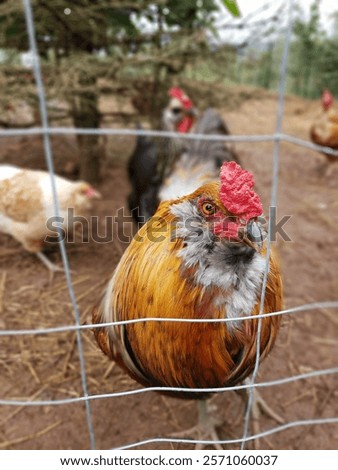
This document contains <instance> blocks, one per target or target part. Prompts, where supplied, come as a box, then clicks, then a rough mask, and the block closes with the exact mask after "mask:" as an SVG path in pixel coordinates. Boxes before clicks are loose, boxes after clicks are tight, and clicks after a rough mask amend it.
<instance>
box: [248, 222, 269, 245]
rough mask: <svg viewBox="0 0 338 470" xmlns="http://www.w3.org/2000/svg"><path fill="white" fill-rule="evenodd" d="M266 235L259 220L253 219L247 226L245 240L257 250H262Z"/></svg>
mask: <svg viewBox="0 0 338 470" xmlns="http://www.w3.org/2000/svg"><path fill="white" fill-rule="evenodd" d="M265 235H266V233H265V230H264V229H263V227H262V225H261V224H260V223H259V222H258V221H257V220H255V219H251V220H250V221H249V222H248V224H247V226H246V227H245V233H244V238H243V241H244V243H246V244H247V245H249V246H251V247H252V248H255V249H256V250H257V251H261V250H262V246H263V243H264V240H265Z"/></svg>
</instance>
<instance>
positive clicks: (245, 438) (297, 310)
mask: <svg viewBox="0 0 338 470" xmlns="http://www.w3.org/2000/svg"><path fill="white" fill-rule="evenodd" d="M23 5H24V11H25V18H26V26H27V32H28V37H29V44H30V51H31V54H32V58H33V71H34V76H35V81H36V87H37V91H38V98H39V106H40V114H41V123H42V126H41V127H39V128H31V129H7V130H1V131H0V136H4V137H5V136H18V135H20V136H22V135H42V136H43V142H44V151H45V159H46V164H47V168H48V171H49V173H50V182H51V187H52V193H53V203H54V214H55V215H56V216H57V215H58V214H59V203H58V197H57V191H56V184H55V172H54V164H53V154H52V149H51V143H50V136H51V135H56V134H61V135H66V134H99V135H112V136H113V135H130V136H131V135H148V136H166V137H175V136H177V134H176V133H172V132H160V131H143V130H132V129H72V128H63V127H53V128H52V127H50V126H49V122H48V113H47V104H46V95H45V90H44V86H43V81H42V75H41V67H40V58H39V53H38V50H37V43H36V35H35V27H34V18H33V12H32V5H31V1H30V0H23ZM293 5H294V0H289V13H288V14H289V26H288V28H287V31H286V37H285V45H284V52H283V57H282V61H281V68H280V86H279V99H278V111H277V122H276V128H275V133H274V134H272V135H241V136H239V135H236V136H219V135H198V134H179V137H180V138H187V139H204V140H217V141H220V140H222V141H225V142H244V143H250V142H274V152H273V175H272V176H273V177H272V189H271V206H277V188H278V174H279V148H280V143H281V142H289V143H292V144H294V145H299V146H302V147H304V148H309V149H312V150H322V151H325V152H326V153H328V154H331V155H334V156H338V151H335V150H332V149H331V148H327V147H320V146H317V145H314V144H312V143H310V142H307V141H304V140H302V139H299V138H297V137H294V136H292V135H287V134H283V132H282V121H283V110H284V108H283V105H284V94H285V83H286V77H287V61H288V50H289V44H290V40H291V35H292V9H293ZM269 232H270V230H269ZM270 244H271V239H270V237H268V243H267V256H266V267H265V274H264V280H263V286H262V299H263V300H262V302H261V311H260V313H259V315H255V316H247V317H240V318H232V319H228V318H225V319H217V320H215V319H207V320H205V319H203V320H199V319H191V320H189V319H177V318H169V319H168V318H166V319H164V318H143V319H138V320H130V321H121V322H114V323H105V324H101V325H88V324H87V325H81V324H80V312H79V308H78V305H77V301H76V296H75V293H74V289H73V285H72V276H71V271H70V269H69V262H68V257H67V252H66V248H65V243H64V241H63V239H62V238H61V237H60V251H61V256H62V261H63V264H64V269H65V274H66V282H67V287H68V293H69V297H70V300H71V304H72V308H73V312H74V324H73V325H62V326H59V327H55V328H44V329H41V328H40V329H39V328H37V329H22V330H1V331H0V337H2V336H18V335H45V334H58V333H62V332H67V331H74V332H76V341H77V347H78V353H79V358H80V372H81V383H82V392H83V395H82V396H81V397H75V398H65V399H58V400H34V401H29V400H14V399H13V400H12V399H0V405H6V406H9V405H12V406H31V407H32V406H45V405H48V406H62V405H68V404H73V403H82V402H83V403H84V406H85V409H86V420H87V427H88V432H89V436H90V447H91V448H92V449H95V433H94V428H93V424H92V417H91V405H90V404H91V401H92V400H99V399H103V398H111V399H113V398H117V397H121V396H133V395H137V394H143V393H148V392H150V391H152V392H153V391H172V392H189V393H192V392H201V391H204V392H214V393H223V392H228V391H232V390H240V389H249V391H250V394H249V401H248V406H247V410H246V413H245V418H244V426H243V435H242V438H239V439H230V440H220V441H207V440H193V439H175V438H162V437H158V438H154V439H147V440H143V441H138V442H133V443H128V444H126V445H125V446H123V447H119V448H120V449H130V448H133V447H136V446H142V445H146V444H153V443H164V442H176V443H192V444H196V443H202V444H210V443H213V442H218V443H220V444H229V445H231V444H238V443H240V444H241V446H242V449H243V448H244V446H245V444H246V443H247V442H249V441H252V440H254V439H259V438H263V437H266V436H269V435H271V434H274V433H278V432H282V431H284V430H287V429H290V428H293V427H297V426H298V427H299V426H307V425H323V424H329V423H338V417H332V418H323V419H307V420H298V421H292V422H288V423H286V424H283V425H280V426H276V427H273V428H271V429H268V430H266V431H264V432H262V433H260V434H255V435H254V434H253V435H249V422H250V411H251V408H252V403H253V390H254V389H256V388H264V387H273V386H277V385H285V384H288V383H291V382H295V381H298V380H304V379H307V380H310V379H313V378H315V377H321V376H324V375H332V374H338V366H337V367H334V368H330V369H322V370H317V371H312V372H309V373H304V374H299V375H294V376H288V377H284V378H281V379H278V380H273V381H267V382H257V381H256V379H257V373H258V370H259V364H260V350H259V345H260V341H259V336H260V327H259V329H258V338H257V355H256V363H255V369H254V373H253V375H252V379H251V381H250V383H249V384H243V385H239V386H235V387H227V388H217V389H212V388H208V389H183V388H174V387H146V388H142V389H138V388H135V389H133V390H128V391H123V392H115V393H109V394H98V395H91V394H90V393H89V390H88V381H87V374H86V366H85V358H84V354H83V346H82V339H81V332H82V331H84V330H86V329H89V328H90V329H92V328H97V327H99V326H111V325H122V324H130V323H137V322H144V321H156V322H159V321H160V322H161V321H169V322H170V321H171V322H196V323H197V322H215V323H216V322H229V321H243V320H247V319H250V318H256V319H257V318H258V319H259V324H260V323H261V319H262V318H263V317H267V316H274V315H286V314H288V315H290V314H301V313H302V312H304V311H309V310H317V309H320V308H329V309H337V308H338V300H337V301H332V302H316V303H311V304H304V305H300V306H297V307H294V308H289V309H286V310H283V311H280V312H271V313H268V314H263V305H264V296H265V289H266V284H267V275H268V270H269V253H270Z"/></svg>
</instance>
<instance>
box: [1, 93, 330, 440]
mask: <svg viewBox="0 0 338 470" xmlns="http://www.w3.org/2000/svg"><path fill="white" fill-rule="evenodd" d="M236 92H237V91H236V89H233V90H231V93H232V94H233V95H236ZM238 93H239V94H240V93H243V90H240V91H238ZM248 95H250V99H247V100H244V101H243V100H239V102H240V104H238V105H236V106H230V105H224V106H219V111H220V112H221V113H222V115H223V117H224V118H225V119H226V121H227V123H228V125H229V127H230V129H231V132H232V133H233V134H269V133H272V132H273V131H274V127H275V121H276V109H277V100H276V96H275V95H273V94H271V93H263V92H261V91H259V95H258V92H257V94H256V95H255V91H251V92H250V93H249V92H248ZM222 102H223V101H222V100H220V104H222ZM317 112H318V103H315V102H308V101H304V100H301V99H298V98H294V97H288V98H287V100H286V103H285V113H284V132H286V133H291V134H293V135H296V136H299V137H301V138H305V139H307V138H308V129H309V126H310V123H311V120H312V119H313V116H314V115H315V114H316V113H317ZM53 147H54V155H55V163H56V169H57V171H58V172H62V170H63V169H64V168H65V165H66V163H67V162H68V161H74V160H76V158H77V157H78V155H77V147H76V144H75V139H72V138H70V137H67V138H60V137H59V138H54V139H53ZM132 148H133V139H129V138H126V137H123V138H122V137H112V138H109V139H108V143H107V152H106V154H107V157H106V161H105V165H104V172H103V179H102V184H101V185H100V187H99V190H100V191H101V193H102V199H101V200H99V201H97V202H96V203H95V207H94V208H93V210H92V213H93V214H95V215H97V216H98V218H99V219H98V220H99V228H100V230H102V231H103V229H104V217H105V216H107V215H110V216H111V215H115V214H116V212H117V210H118V209H119V208H120V207H123V206H125V205H126V196H127V194H128V191H129V188H128V181H127V178H126V169H125V167H126V159H127V156H128V155H129V154H130V152H131V150H132ZM235 148H236V150H237V151H238V153H239V156H240V158H241V161H242V164H243V165H244V166H245V167H246V168H247V169H250V170H252V171H253V172H254V174H255V178H256V183H257V190H258V192H259V193H260V195H261V196H262V200H263V203H264V206H265V208H267V207H268V205H269V200H270V191H271V174H272V154H273V144H271V143H259V144H258V143H257V144H252V143H241V144H236V145H235ZM0 162H1V163H4V162H5V163H13V164H16V165H19V166H24V167H30V168H45V164H44V159H43V149H42V146H41V141H40V140H39V139H38V138H36V137H33V138H30V137H25V138H11V139H9V138H8V139H3V141H2V145H1V149H0ZM323 162H324V157H323V156H322V155H320V154H319V153H317V152H314V151H309V150H306V149H304V148H302V147H298V146H295V145H291V144H284V143H282V144H281V146H280V175H279V190H278V217H279V218H282V217H283V216H284V215H290V216H292V217H291V219H290V221H289V222H288V223H287V225H286V226H285V229H286V230H287V233H288V235H289V236H290V238H291V241H289V242H286V241H283V240H280V239H279V240H278V242H277V245H278V249H279V253H280V258H281V262H282V269H283V278H284V283H285V304H286V307H287V308H289V307H294V306H298V305H302V304H304V303H310V302H315V301H316V302H317V301H333V300H337V292H338V277H337V259H338V248H337V247H338V232H337V226H338V211H337V208H338V202H337V201H338V186H337V184H336V180H337V177H338V162H337V164H336V167H333V169H332V173H331V175H330V176H329V177H328V176H323V175H322V174H321V173H320V171H319V167H320V166H321V165H322V164H323ZM125 231H126V233H125V234H126V235H128V234H131V233H132V231H133V227H132V224H131V223H130V224H129V227H127V229H125ZM101 233H102V232H101ZM117 233H119V235H120V237H119V238H122V235H123V234H122V233H121V227H120V226H119V225H118V224H115V225H114V235H115V236H114V240H113V242H110V243H104V244H97V243H95V242H93V241H90V242H89V243H75V244H68V246H67V249H68V256H69V260H70V266H71V269H72V271H73V273H72V281H73V286H74V290H75V293H76V298H77V302H78V305H79V309H80V313H81V322H83V323H85V322H87V323H89V322H90V311H91V308H92V306H93V305H94V304H95V302H96V301H97V299H98V298H99V297H100V294H101V291H102V289H103V286H104V285H105V283H106V281H107V278H108V277H109V276H110V274H111V273H112V271H113V269H114V267H115V265H116V263H117V262H118V260H119V258H120V256H121V253H122V252H123V250H124V249H125V248H126V246H127V242H123V241H118V240H117V237H116V235H117ZM0 244H1V245H0V262H1V271H0V314H1V315H0V328H1V329H22V328H46V327H55V326H61V325H70V324H73V323H74V315H73V308H72V305H71V301H70V299H69V296H68V292H67V287H66V283H65V277H64V275H63V274H57V275H56V276H55V279H54V281H53V283H52V284H49V283H48V276H47V273H46V269H45V267H44V266H43V265H42V264H41V262H39V261H38V259H36V258H35V257H34V256H32V255H30V254H29V253H26V252H25V251H23V249H22V248H21V247H20V246H19V245H18V244H17V243H16V242H15V241H14V240H13V239H11V238H10V237H8V236H5V235H0ZM48 256H49V257H50V259H52V260H53V261H54V262H56V263H61V259H60V255H59V252H58V250H52V251H51V252H50V253H48ZM81 337H82V340H83V347H84V357H85V364H86V373H87V380H88V388H89V393H90V395H97V394H103V393H111V392H116V391H122V390H132V389H134V388H139V386H138V385H137V384H135V383H134V382H133V381H132V380H131V379H130V378H129V377H128V376H127V375H126V374H125V373H124V372H122V371H121V370H120V369H119V368H118V367H117V366H115V365H114V364H112V363H110V362H109V361H108V360H107V359H106V358H105V357H103V355H102V354H101V352H100V351H99V350H98V348H97V346H96V344H95V342H94V340H93V335H92V332H91V331H89V330H86V331H84V332H82V334H81ZM337 338H338V312H337V310H333V309H331V310H330V309H316V310H312V311H310V310H309V311H305V312H301V313H298V314H296V315H289V316H285V317H284V320H283V327H282V329H281V332H280V335H279V338H278V341H277V344H276V346H275V348H274V350H273V352H272V353H271V355H270V356H269V358H268V359H267V360H266V361H265V362H264V363H263V365H262V366H261V369H260V374H259V380H260V381H268V380H273V379H278V378H284V377H288V376H292V375H297V374H301V373H304V372H310V371H315V370H320V369H324V368H331V367H337V365H338V364H337V351H338V348H337V346H338V340H337ZM0 390H1V392H0V395H1V396H0V398H1V399H11V400H28V399H29V400H32V401H34V400H35V401H37V400H57V399H63V398H73V397H80V396H82V395H83V392H82V387H81V377H80V368H79V358H78V351H77V345H76V336H75V334H74V333H73V332H66V333H55V334H49V335H39V336H11V337H1V349H0ZM337 390H338V377H337V375H325V376H322V377H319V378H314V379H307V380H301V381H297V382H294V383H289V384H285V385H279V386H273V387H269V388H264V389H263V390H262V394H263V396H264V398H265V399H266V400H267V401H268V403H269V404H270V406H271V407H272V408H273V409H274V410H275V411H276V412H278V413H279V414H280V415H281V416H283V418H284V420H285V422H286V423H289V422H294V421H298V420H306V419H313V418H325V417H338V392H337ZM90 404H91V413H92V420H93V426H94V431H95V436H96V446H97V448H98V449H110V448H115V447H119V446H123V445H127V444H130V443H133V442H137V441H140V440H144V439H150V438H154V437H166V436H169V434H170V433H172V432H175V431H180V430H182V429H185V428H188V427H190V426H192V425H193V424H195V422H196V418H197V406H196V402H193V401H186V400H179V399H174V398H168V397H163V396H161V395H159V394H156V393H153V392H146V393H143V394H139V395H132V396H129V397H122V398H110V399H109V398H108V399H100V400H92V401H91V402H90ZM212 404H213V405H214V407H215V409H216V410H217V416H218V417H220V418H221V419H222V420H223V424H222V425H221V426H220V427H219V428H218V431H219V436H220V438H222V439H234V438H238V437H241V436H242V432H243V421H242V417H243V411H244V403H243V401H242V399H241V398H240V397H239V396H238V395H236V393H234V392H231V391H230V392H226V393H222V394H217V395H215V396H214V398H212ZM275 426H276V423H275V422H274V421H272V420H271V419H269V418H267V417H264V416H262V418H261V420H260V428H261V430H266V429H270V428H273V427H275ZM259 443H260V447H261V448H263V449H337V448H338V424H326V425H314V426H303V427H302V426H297V427H293V428H291V429H288V430H285V431H283V432H278V433H275V434H273V435H271V436H269V437H268V438H267V439H261V440H260V441H259ZM89 445H90V444H89V436H88V430H87V424H86V415H85V407H84V404H83V403H78V404H69V405H54V406H26V407H21V406H0V448H3V449H88V448H89ZM250 446H252V444H250V445H249V447H250ZM142 448H143V449H146V448H148V449H171V448H179V449H184V448H187V449H189V448H192V446H191V445H183V444H179V445H178V444H172V445H171V444H165V443H164V444H163V443H162V444H150V445H147V446H143V447H142ZM227 448H232V449H237V448H238V445H232V446H228V447H227Z"/></svg>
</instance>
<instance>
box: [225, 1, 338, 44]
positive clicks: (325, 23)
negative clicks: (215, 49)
mask: <svg viewBox="0 0 338 470" xmlns="http://www.w3.org/2000/svg"><path fill="white" fill-rule="evenodd" d="M216 1H217V2H218V4H219V6H220V7H221V10H223V14H221V15H219V17H218V18H217V20H218V21H217V23H218V26H219V29H218V30H219V32H220V36H221V39H222V41H225V42H231V43H235V44H240V43H241V42H243V40H244V41H245V40H246V39H248V38H250V37H252V32H251V33H250V30H252V28H244V29H243V30H233V29H228V26H227V25H229V23H241V22H244V23H247V24H248V25H252V24H255V23H256V22H262V20H263V23H262V24H259V25H258V26H257V28H255V29H256V33H254V36H255V37H257V39H258V40H260V41H262V40H263V42H264V39H265V38H266V40H268V41H271V40H273V39H274V36H273V35H272V36H270V35H269V34H266V31H267V30H268V29H269V27H270V25H272V23H271V21H270V20H271V18H272V17H273V16H274V14H275V13H276V12H277V15H275V16H276V22H275V26H277V29H280V28H281V27H283V26H285V25H286V22H287V19H288V15H287V12H288V5H289V0H237V3H238V5H239V8H240V11H241V13H242V17H241V19H238V20H236V19H233V17H232V16H231V15H230V13H229V12H228V11H227V10H226V8H225V7H224V5H223V2H222V0H216ZM312 3H313V0H294V5H295V6H296V5H298V6H300V7H301V9H302V10H303V11H304V17H305V18H308V17H309V13H310V6H311V5H312ZM337 11H338V0H321V4H320V13H321V24H322V27H323V29H325V30H326V31H327V32H328V33H331V32H332V31H333V24H334V22H333V13H334V12H337ZM264 19H267V20H269V21H267V22H266V23H264ZM222 24H223V25H225V27H224V29H223V28H222V27H221V25H222ZM249 41H250V39H249Z"/></svg>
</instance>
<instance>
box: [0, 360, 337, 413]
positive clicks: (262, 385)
mask: <svg viewBox="0 0 338 470" xmlns="http://www.w3.org/2000/svg"><path fill="white" fill-rule="evenodd" d="M336 374H338V367H332V368H330V369H320V370H315V371H311V372H305V373H303V374H298V375H293V376H288V377H284V378H281V379H276V380H270V381H266V382H255V383H254V384H242V385H234V386H232V387H219V388H184V387H143V388H135V389H132V390H124V391H121V392H111V393H101V394H96V395H88V396H82V397H72V398H59V399H53V400H16V399H15V400H14V399H13V400H12V399H9V400H4V399H1V400H0V405H4V406H50V405H51V406H53V405H55V406H58V405H69V404H74V403H83V402H86V401H90V400H102V399H107V398H121V397H126V396H131V395H142V394H144V393H149V392H177V393H190V392H191V393H201V392H203V393H225V392H236V391H238V390H248V389H250V388H267V387H273V386H277V385H285V384H290V383H293V382H298V381H300V380H307V379H313V378H317V377H322V376H324V375H336Z"/></svg>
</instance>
